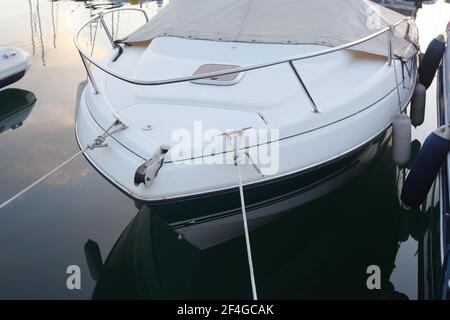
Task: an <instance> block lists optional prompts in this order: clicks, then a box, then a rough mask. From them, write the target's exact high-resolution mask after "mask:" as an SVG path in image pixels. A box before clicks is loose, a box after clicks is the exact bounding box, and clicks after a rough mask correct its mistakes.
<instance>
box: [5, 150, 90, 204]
mask: <svg viewBox="0 0 450 320" xmlns="http://www.w3.org/2000/svg"><path fill="white" fill-rule="evenodd" d="M87 148H88V147H86V148H84V149H83V150H81V151H79V152H77V153H75V154H74V155H73V156H71V157H70V158H69V159H67V160H66V161H64V162H63V163H61V164H60V165H59V166H57V167H56V168H54V169H53V170H51V171H50V172H48V173H47V174H45V175H44V176H42V177H41V178H39V179H37V180H36V181H35V182H33V183H32V184H30V185H29V186H28V187H26V188H25V189H23V190H22V191H20V192H18V193H16V194H15V195H14V196H13V197H12V198H10V199H8V200H6V201H5V202H3V203H2V204H1V205H0V209H3V208H4V207H6V206H7V205H8V204H10V203H11V202H13V201H14V200H16V199H17V198H19V197H20V196H21V195H23V194H24V193H25V192H27V191H28V190H30V189H31V188H33V187H34V186H36V185H37V184H39V183H41V182H42V181H44V180H45V179H47V178H48V177H50V176H51V175H52V174H54V173H55V172H56V171H58V170H59V169H61V168H62V167H64V166H65V165H66V164H68V163H69V162H71V161H72V160H73V159H75V158H76V157H78V156H79V155H80V154H82V153H84V152H85V151H86V149H87Z"/></svg>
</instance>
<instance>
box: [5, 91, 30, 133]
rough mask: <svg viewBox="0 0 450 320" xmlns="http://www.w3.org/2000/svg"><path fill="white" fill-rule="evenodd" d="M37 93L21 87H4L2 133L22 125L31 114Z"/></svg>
mask: <svg viewBox="0 0 450 320" xmlns="http://www.w3.org/2000/svg"><path fill="white" fill-rule="evenodd" d="M35 103H36V97H35V95H34V94H33V93H32V92H30V91H26V90H21V89H4V90H1V91H0V134H1V133H3V132H5V131H7V130H9V129H12V130H15V129H17V128H19V127H20V126H22V124H23V122H24V121H25V120H26V118H28V116H29V115H30V113H31V111H32V109H33V107H34V104H35Z"/></svg>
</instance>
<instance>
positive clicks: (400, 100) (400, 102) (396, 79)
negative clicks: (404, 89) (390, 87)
mask: <svg viewBox="0 0 450 320" xmlns="http://www.w3.org/2000/svg"><path fill="white" fill-rule="evenodd" d="M392 64H393V65H394V75H395V88H396V89H397V99H398V107H399V109H400V113H402V99H401V98H400V89H399V88H398V86H399V84H398V78H397V65H396V64H395V59H392Z"/></svg>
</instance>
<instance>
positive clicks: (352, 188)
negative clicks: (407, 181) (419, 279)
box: [85, 147, 425, 299]
mask: <svg viewBox="0 0 450 320" xmlns="http://www.w3.org/2000/svg"><path fill="white" fill-rule="evenodd" d="M399 177H400V176H399V175H398V171H397V169H396V168H395V166H394V165H393V164H392V161H391V152H390V148H389V147H387V148H386V149H385V150H384V151H383V152H382V153H381V154H380V155H379V156H378V157H377V158H376V159H375V161H374V162H372V164H371V165H370V166H369V167H368V169H367V170H366V171H364V172H363V173H362V174H361V175H359V176H358V177H356V178H355V179H353V180H352V181H351V182H350V183H349V184H347V185H346V186H345V187H343V188H340V189H339V190H337V191H335V192H333V193H330V194H328V195H327V196H326V197H323V198H321V199H320V200H318V201H314V202H311V203H309V204H306V205H303V206H301V207H299V208H297V209H295V210H290V212H288V213H287V214H285V215H283V216H282V217H281V218H279V219H278V220H275V221H274V222H272V223H270V224H268V225H265V226H263V227H260V228H258V229H256V230H254V231H253V232H252V234H251V242H252V246H253V259H254V266H255V275H256V281H257V290H258V293H259V297H260V298H263V299H271V298H272V299H277V298H286V299H290V298H293V299H296V298H301V299H312V298H318V299H334V298H338V299H351V298H354V299H361V298H363V299H366V298H367V299H404V298H408V295H407V294H405V292H398V291H397V290H399V291H402V290H401V288H400V289H399V288H397V290H396V288H394V286H393V285H392V281H391V279H390V277H391V275H392V272H393V270H394V268H395V259H396V256H397V253H398V250H399V247H400V244H401V243H402V242H404V241H406V240H407V239H410V240H411V237H412V238H413V239H415V240H419V241H420V239H421V238H422V237H423V233H424V231H425V227H424V224H425V219H424V218H423V217H424V215H422V214H420V212H416V211H405V210H403V209H401V207H400V205H399V202H398V197H397V192H396V184H397V182H398V181H401V180H402V179H401V178H399ZM138 207H139V209H138V210H139V212H138V214H137V215H136V217H135V218H134V219H133V220H132V222H131V223H130V224H129V225H128V227H127V228H126V229H125V230H124V231H123V233H122V235H121V236H120V237H119V239H118V240H117V242H116V244H115V246H114V248H113V249H112V250H111V252H110V253H109V256H108V257H107V259H106V261H105V263H104V265H102V264H101V262H100V259H98V260H99V261H98V262H97V266H96V265H95V264H96V263H95V259H94V262H93V261H89V266H90V269H91V271H92V273H93V274H94V276H95V278H96V279H97V280H98V281H97V285H96V288H95V291H94V294H93V298H94V299H106V298H154V299H158V298H159V299H161V298H193V299H195V298H206V299H215V298H231V299H236V298H238V299H240V298H244V299H248V298H250V297H251V291H250V282H249V275H248V265H247V256H246V252H245V243H244V239H243V237H242V236H239V237H236V238H234V239H231V240H227V241H224V242H222V243H217V242H215V245H213V246H210V247H209V248H207V249H203V250H202V249H198V248H197V247H196V246H194V245H193V244H192V243H189V242H188V241H187V240H186V239H185V238H183V237H180V236H179V234H178V233H176V232H175V231H174V230H173V229H172V228H171V227H170V226H169V225H168V224H167V223H166V221H164V220H163V218H162V217H161V215H160V214H158V212H157V211H155V210H154V209H152V208H150V207H147V206H140V205H138ZM412 241H413V242H414V243H416V242H415V241H414V240H412ZM91 244H92V243H91ZM85 249H86V251H87V254H88V255H89V250H90V249H89V245H87V246H86V247H85ZM94 249H95V246H94ZM94 251H95V250H94ZM90 255H91V256H92V254H90ZM94 256H95V252H94ZM411 259H416V263H417V256H415V257H411ZM88 260H89V259H88ZM91 260H92V259H91ZM372 265H376V266H379V268H380V270H381V289H380V290H369V289H368V288H367V279H368V278H369V276H370V275H369V274H368V273H367V268H368V267H369V266H372ZM405 290H406V289H405ZM406 291H407V290H406ZM406 293H408V294H409V295H413V296H414V295H416V294H417V293H416V292H415V293H410V292H406Z"/></svg>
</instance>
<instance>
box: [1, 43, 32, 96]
mask: <svg viewBox="0 0 450 320" xmlns="http://www.w3.org/2000/svg"><path fill="white" fill-rule="evenodd" d="M32 62H33V56H32V55H31V54H29V53H28V52H26V51H24V50H21V49H18V48H6V47H0V88H3V87H6V86H8V85H10V84H12V83H14V82H16V81H18V80H20V79H21V78H22V77H23V76H24V75H25V73H26V72H27V70H28V68H29V67H30V66H31V64H32Z"/></svg>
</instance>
